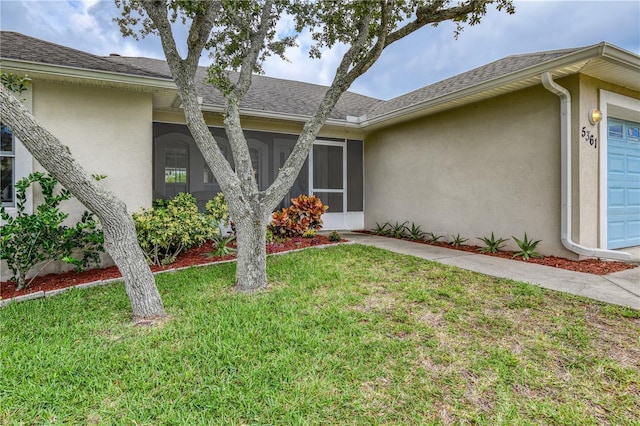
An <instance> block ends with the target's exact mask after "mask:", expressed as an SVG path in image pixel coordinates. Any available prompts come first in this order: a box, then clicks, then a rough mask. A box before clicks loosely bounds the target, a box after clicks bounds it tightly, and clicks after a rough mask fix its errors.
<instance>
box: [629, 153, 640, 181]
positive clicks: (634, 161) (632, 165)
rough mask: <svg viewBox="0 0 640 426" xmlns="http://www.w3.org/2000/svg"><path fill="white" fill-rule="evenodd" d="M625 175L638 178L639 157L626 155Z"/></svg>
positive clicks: (639, 174)
mask: <svg viewBox="0 0 640 426" xmlns="http://www.w3.org/2000/svg"><path fill="white" fill-rule="evenodd" d="M627 173H628V174H630V175H632V176H636V177H640V156H635V155H627Z"/></svg>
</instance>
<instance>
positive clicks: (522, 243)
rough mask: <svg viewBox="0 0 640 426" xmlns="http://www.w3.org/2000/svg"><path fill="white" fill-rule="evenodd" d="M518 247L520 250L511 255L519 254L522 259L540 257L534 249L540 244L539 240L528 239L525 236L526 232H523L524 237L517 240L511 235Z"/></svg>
mask: <svg viewBox="0 0 640 426" xmlns="http://www.w3.org/2000/svg"><path fill="white" fill-rule="evenodd" d="M512 238H513V239H514V241H515V242H516V244H518V247H520V251H519V252H517V253H515V254H514V255H513V257H518V256H521V257H522V258H523V259H524V260H529V258H531V257H542V255H541V254H540V253H538V252H537V251H536V247H537V246H538V244H540V241H541V240H530V239H529V238H528V237H527V233H526V232H525V233H524V239H522V240H519V239H517V238H516V237H512Z"/></svg>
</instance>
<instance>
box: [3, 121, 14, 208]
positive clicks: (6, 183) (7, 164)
mask: <svg viewBox="0 0 640 426" xmlns="http://www.w3.org/2000/svg"><path fill="white" fill-rule="evenodd" d="M0 126H1V128H0V133H1V135H2V139H1V143H0V196H1V198H2V206H3V207H13V206H15V190H14V185H15V161H16V151H15V148H16V142H15V138H14V137H13V133H12V132H11V130H10V129H9V128H8V127H7V126H5V125H4V124H0Z"/></svg>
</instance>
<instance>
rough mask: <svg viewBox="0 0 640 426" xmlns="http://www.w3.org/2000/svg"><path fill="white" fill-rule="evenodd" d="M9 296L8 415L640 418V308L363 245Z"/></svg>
mask: <svg viewBox="0 0 640 426" xmlns="http://www.w3.org/2000/svg"><path fill="white" fill-rule="evenodd" d="M234 270H235V265H234V264H224V265H219V266H214V267H208V268H201V269H190V270H187V271H183V272H177V273H171V274H163V275H160V276H158V277H157V282H158V286H159V288H160V291H161V293H162V296H163V299H164V302H165V305H166V308H167V311H168V312H169V313H170V315H171V319H170V320H168V321H165V322H164V323H162V324H160V325H158V326H155V327H151V328H150V327H145V326H137V327H136V326H132V325H131V323H130V322H129V315H130V310H129V305H128V300H127V298H126V295H125V293H124V289H123V286H122V285H121V284H114V285H109V286H105V287H98V288H92V289H88V290H72V291H69V292H67V293H65V294H63V295H60V296H57V297H54V298H50V299H39V300H35V301H29V302H25V303H16V304H10V305H8V306H7V307H5V308H3V309H1V310H0V333H1V335H0V345H1V346H0V361H1V364H0V424H3V425H4V424H7V425H13V424H38V425H40V424H89V425H94V424H96V425H98V424H99V425H102V424H107V425H109V424H113V425H165V424H178V425H181V424H185V425H200V424H233V425H236V424H238V425H239V424H261V425H262V424H277V425H281V424H295V425H298V424H318V425H326V424H460V423H467V424H471V423H476V424H487V425H494V424H508V425H512V424H545V425H546V424H565V425H576V424H580V425H589V424H593V425H595V424H614V425H638V424H640V312H638V311H633V310H630V309H625V308H620V307H615V306H611V305H607V304H603V303H599V302H594V301H590V300H586V299H582V298H578V297H573V296H568V295H563V294H560V293H553V292H549V291H545V290H543V289H540V288H537V287H532V286H529V285H525V284H521V283H517V282H513V281H508V280H503V279H494V278H489V277H486V276H483V275H480V274H475V273H471V272H467V271H463V270H460V269H456V268H453V267H448V266H444V265H440V264H437V263H433V262H429V261H424V260H420V259H417V258H412V257H407V256H402V255H397V254H392V253H389V252H386V251H383V250H379V249H375V248H368V247H362V246H358V245H348V246H338V247H332V248H329V249H324V250H318V249H313V250H306V251H303V252H298V253H292V254H288V255H284V256H273V257H270V259H269V278H270V288H269V289H268V290H267V291H265V292H263V293H260V294H257V295H253V296H247V295H240V294H236V293H234V291H233V289H232V286H233V280H234Z"/></svg>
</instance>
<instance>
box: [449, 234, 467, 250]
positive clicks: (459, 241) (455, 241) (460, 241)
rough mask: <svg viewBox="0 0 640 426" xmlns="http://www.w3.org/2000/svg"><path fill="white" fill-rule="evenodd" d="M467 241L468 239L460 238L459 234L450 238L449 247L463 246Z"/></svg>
mask: <svg viewBox="0 0 640 426" xmlns="http://www.w3.org/2000/svg"><path fill="white" fill-rule="evenodd" d="M467 241H468V238H462V237H461V236H460V233H458V234H456V235H452V236H451V245H452V246H454V247H460V246H463V245H464V243H466V242H467Z"/></svg>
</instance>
